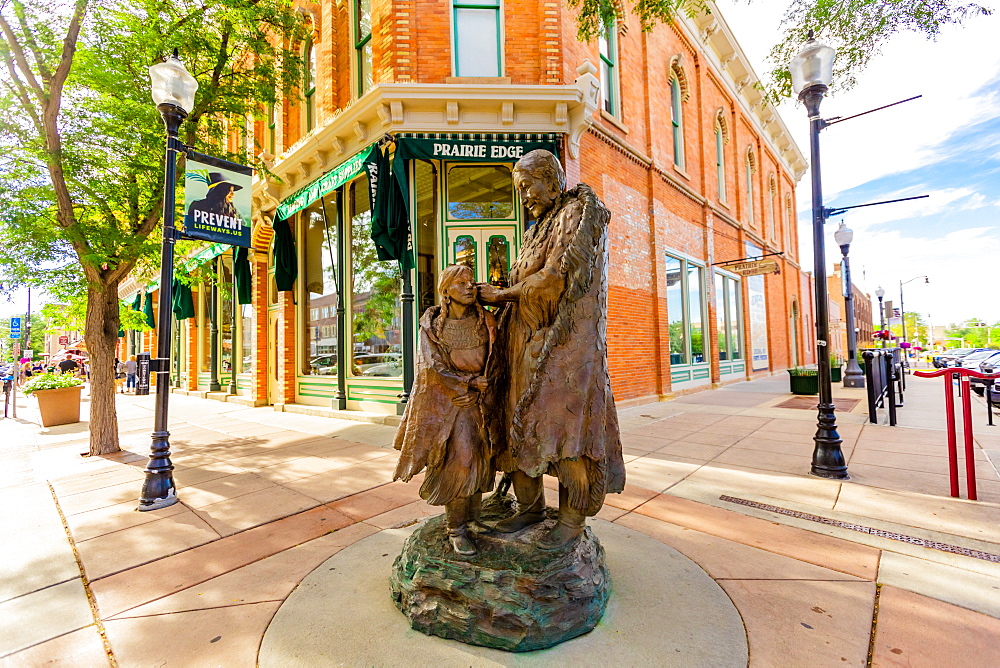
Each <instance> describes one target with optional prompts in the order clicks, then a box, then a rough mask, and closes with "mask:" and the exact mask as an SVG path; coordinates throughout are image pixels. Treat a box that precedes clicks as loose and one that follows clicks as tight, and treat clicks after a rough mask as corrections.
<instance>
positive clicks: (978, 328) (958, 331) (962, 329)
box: [944, 318, 1000, 348]
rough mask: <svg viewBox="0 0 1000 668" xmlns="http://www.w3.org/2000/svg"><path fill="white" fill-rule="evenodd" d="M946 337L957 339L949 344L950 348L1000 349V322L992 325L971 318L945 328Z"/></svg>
mask: <svg viewBox="0 0 1000 668" xmlns="http://www.w3.org/2000/svg"><path fill="white" fill-rule="evenodd" d="M944 335H945V336H946V337H948V338H950V339H956V340H954V341H948V342H947V347H949V348H960V347H962V346H965V347H968V348H997V347H1000V321H998V322H994V323H993V324H990V323H989V322H987V321H985V320H980V319H979V318H970V319H968V320H966V321H965V322H963V323H959V324H952V325H949V326H948V327H946V328H945V330H944ZM963 342H964V343H963Z"/></svg>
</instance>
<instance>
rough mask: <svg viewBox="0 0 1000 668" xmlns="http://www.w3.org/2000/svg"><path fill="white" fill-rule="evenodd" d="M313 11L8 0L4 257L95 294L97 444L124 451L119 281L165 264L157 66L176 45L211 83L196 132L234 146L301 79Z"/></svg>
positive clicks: (132, 0) (4, 24)
mask: <svg viewBox="0 0 1000 668" xmlns="http://www.w3.org/2000/svg"><path fill="white" fill-rule="evenodd" d="M305 34H306V33H305V25H304V19H303V16H302V14H300V13H299V12H297V11H296V10H295V8H294V7H293V6H292V4H291V2H289V1H288V0H207V1H202V0H170V1H168V0H71V1H70V0H55V2H52V0H8V1H6V2H4V1H3V0H0V183H2V186H3V187H0V244H2V245H3V247H5V248H16V249H18V253H17V254H16V256H15V257H11V256H9V255H8V256H3V257H0V266H2V267H3V269H4V273H5V274H7V275H9V276H11V277H13V278H16V279H21V280H26V281H30V282H34V283H35V284H44V285H45V287H46V289H47V291H48V292H49V293H50V294H53V296H54V297H55V298H56V299H57V300H59V301H65V302H67V303H68V301H69V300H70V299H71V298H73V297H79V295H81V294H86V295H87V299H86V304H87V307H86V323H85V325H86V337H87V346H88V350H89V351H90V353H91V356H92V357H93V358H94V359H93V362H94V364H93V368H94V369H95V370H97V372H96V373H95V374H93V375H92V381H93V387H92V390H91V453H92V454H99V453H104V452H111V451H114V450H117V449H118V437H117V421H116V418H115V408H114V378H113V374H112V372H111V371H110V369H111V368H112V366H113V364H112V362H113V355H114V346H115V342H116V340H117V334H118V330H119V326H120V324H121V323H120V320H121V315H120V312H121V305H120V302H119V299H118V286H119V284H120V282H121V281H122V280H123V279H124V278H125V277H126V276H128V275H129V274H130V272H132V271H133V269H135V268H136V267H137V266H138V267H142V266H143V265H146V266H150V267H151V266H154V265H155V264H157V261H156V253H157V250H158V248H159V235H158V234H154V232H156V231H157V230H158V226H159V225H160V216H161V210H162V193H163V168H162V161H163V145H164V140H163V127H162V122H161V120H160V118H159V114H158V113H157V111H156V109H155V108H154V106H153V104H152V101H151V100H150V97H149V75H148V66H149V65H151V64H153V63H155V62H158V61H160V60H161V59H162V58H163V57H164V56H165V55H167V54H169V53H170V51H171V50H172V49H173V48H177V49H178V50H179V51H180V52H181V54H182V58H183V60H184V62H185V64H186V66H187V67H188V69H189V70H190V71H191V72H192V74H194V76H195V77H196V78H197V79H198V81H199V84H200V87H199V90H198V94H197V97H196V98H195V104H194V108H193V109H191V110H190V114H189V116H188V119H187V121H186V123H185V125H184V126H183V127H182V131H181V136H182V139H183V140H184V141H185V142H186V143H187V144H189V145H194V146H196V147H197V148H198V150H201V151H204V152H206V153H213V154H215V155H220V156H222V157H227V158H230V159H235V160H237V161H240V162H245V161H246V159H247V156H245V155H231V154H229V152H228V151H227V150H226V142H225V140H226V138H227V137H228V135H229V133H230V131H231V129H232V127H233V126H234V125H236V126H238V125H240V124H242V123H245V122H246V119H247V118H248V117H250V116H252V115H254V114H257V113H259V108H260V105H262V104H268V103H271V102H273V101H274V100H275V99H276V96H277V95H279V94H282V93H283V94H284V95H286V96H288V97H292V98H294V97H295V95H297V91H296V90H295V88H296V83H297V82H298V81H299V80H300V76H301V71H302V70H301V68H302V63H301V57H300V56H299V54H298V44H299V42H300V41H301V40H302V39H303V38H304V37H305Z"/></svg>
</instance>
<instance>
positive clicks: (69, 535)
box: [46, 482, 118, 668]
mask: <svg viewBox="0 0 1000 668" xmlns="http://www.w3.org/2000/svg"><path fill="white" fill-rule="evenodd" d="M46 484H47V485H48V488H49V494H51V495H52V501H53V502H54V503H55V506H56V512H58V513H59V520H60V521H61V522H62V526H63V531H65V532H66V540H67V541H69V546H70V549H72V550H73V558H74V559H76V566H77V568H79V569H80V581H81V583H82V584H83V591H84V593H85V594H86V595H87V604H88V605H90V614H91V616H92V617H93V618H94V626H95V627H97V633H98V634H99V635H100V636H101V643H102V644H103V645H104V652H105V654H106V655H107V657H108V663H110V664H111V668H118V660H117V659H116V658H115V653H114V650H113V649H112V648H111V641H110V640H108V632H107V629H105V628H104V622H103V621H102V620H101V613H100V611H99V610H98V609H97V599H96V598H95V597H94V592H93V591H91V589H90V580H88V579H87V571H86V570H85V569H84V567H83V559H81V558H80V551H79V550H77V548H76V541H75V540H74V539H73V532H71V531H70V529H69V523H68V522H67V521H66V514H65V513H63V509H62V506H61V505H60V504H59V496H58V495H57V494H56V490H55V488H54V487H53V486H52V483H51V482H47V483H46Z"/></svg>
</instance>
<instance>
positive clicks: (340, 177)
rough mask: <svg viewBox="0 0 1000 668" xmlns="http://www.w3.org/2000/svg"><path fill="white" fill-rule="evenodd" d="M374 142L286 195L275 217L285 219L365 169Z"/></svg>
mask: <svg viewBox="0 0 1000 668" xmlns="http://www.w3.org/2000/svg"><path fill="white" fill-rule="evenodd" d="M374 145H375V144H374V143H371V144H369V145H368V146H366V147H364V148H363V149H361V150H360V151H359V152H358V153H355V154H354V155H353V156H351V157H350V158H348V159H347V160H345V161H344V162H342V163H341V164H340V165H338V166H337V167H336V168H334V169H332V170H331V171H329V172H327V173H326V174H324V175H323V176H321V177H319V178H318V179H316V180H315V181H313V182H312V183H310V184H309V185H307V186H306V187H305V188H300V189H299V190H298V191H297V192H296V193H295V194H294V195H292V196H291V197H287V198H286V199H285V200H284V201H282V202H281V204H279V205H278V211H277V214H276V218H285V219H287V218H288V217H289V216H291V215H292V214H293V213H295V212H297V211H301V210H302V209H304V208H306V207H307V206H309V205H310V204H312V203H313V202H315V201H316V200H318V199H319V198H320V197H322V196H323V195H326V194H327V193H330V192H333V191H334V190H336V189H337V188H339V187H340V186H342V185H344V184H345V183H347V182H348V181H350V180H351V179H353V178H354V177H355V176H358V175H360V174H361V173H363V172H364V171H365V160H366V159H367V158H368V154H369V153H371V150H372V147H373V146H374Z"/></svg>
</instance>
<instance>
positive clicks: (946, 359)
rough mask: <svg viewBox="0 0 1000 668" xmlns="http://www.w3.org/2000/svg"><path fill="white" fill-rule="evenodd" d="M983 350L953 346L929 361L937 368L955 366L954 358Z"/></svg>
mask: <svg viewBox="0 0 1000 668" xmlns="http://www.w3.org/2000/svg"><path fill="white" fill-rule="evenodd" d="M981 350H984V348H954V349H952V350H946V351H944V352H943V353H941V354H940V355H937V356H935V357H934V359H933V360H932V361H931V363H932V364H933V365H934V366H935V367H936V368H938V369H943V368H945V367H949V366H955V364H954V363H955V360H956V359H960V358H962V357H964V356H965V355H969V354H971V353H974V352H979V351H981Z"/></svg>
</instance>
